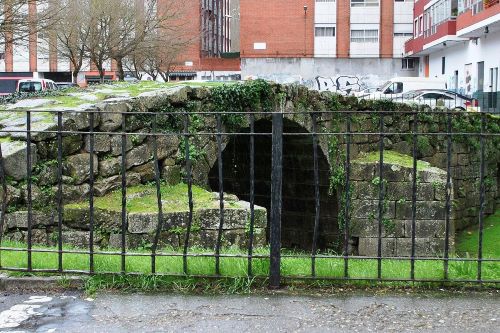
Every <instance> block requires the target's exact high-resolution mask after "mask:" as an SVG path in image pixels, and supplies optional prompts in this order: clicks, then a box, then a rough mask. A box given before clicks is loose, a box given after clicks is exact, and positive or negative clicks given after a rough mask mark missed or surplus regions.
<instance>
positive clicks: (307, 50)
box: [240, 0, 315, 58]
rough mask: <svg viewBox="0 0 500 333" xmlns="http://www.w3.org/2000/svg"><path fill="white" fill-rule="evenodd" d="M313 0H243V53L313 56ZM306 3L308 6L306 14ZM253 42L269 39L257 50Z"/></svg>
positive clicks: (251, 54)
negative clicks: (262, 48) (264, 47)
mask: <svg viewBox="0 0 500 333" xmlns="http://www.w3.org/2000/svg"><path fill="white" fill-rule="evenodd" d="M314 3H315V2H314V0H272V1H268V0H251V1H249V0H246V1H241V9H240V12H241V26H240V28H241V32H242V33H241V41H240V42H241V56H242V57H243V58H245V57H304V56H305V57H312V56H313V55H314ZM304 6H308V9H307V14H305V13H304ZM254 43H266V46H267V47H266V49H265V50H255V49H254Z"/></svg>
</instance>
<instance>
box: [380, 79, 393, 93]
mask: <svg viewBox="0 0 500 333" xmlns="http://www.w3.org/2000/svg"><path fill="white" fill-rule="evenodd" d="M390 85H392V82H391V81H387V82H386V83H384V84H383V85H381V86H380V88H377V91H385V90H386V89H387V88H389V86H390Z"/></svg>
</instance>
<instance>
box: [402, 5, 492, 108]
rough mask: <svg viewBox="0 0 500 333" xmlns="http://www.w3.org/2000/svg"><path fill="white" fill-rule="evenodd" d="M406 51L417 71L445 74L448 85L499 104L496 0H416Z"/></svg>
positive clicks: (426, 74)
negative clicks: (415, 59)
mask: <svg viewBox="0 0 500 333" xmlns="http://www.w3.org/2000/svg"><path fill="white" fill-rule="evenodd" d="M413 22H414V23H413V24H414V31H413V32H414V36H413V38H412V39H411V40H410V41H408V42H407V43H406V46H405V49H406V55H408V56H412V57H419V58H420V60H421V61H420V66H419V75H420V76H423V77H440V78H444V79H446V81H447V83H448V89H451V90H455V91H457V92H460V93H463V94H465V95H469V96H473V97H475V98H477V99H478V100H479V102H480V104H481V106H482V109H483V110H484V109H497V110H498V106H499V105H500V104H499V103H500V100H499V97H500V94H499V93H498V91H499V84H498V79H499V74H498V69H499V68H500V56H499V54H500V34H499V32H500V1H499V0H460V1H458V0H418V1H417V2H416V3H415V10H414V21H413Z"/></svg>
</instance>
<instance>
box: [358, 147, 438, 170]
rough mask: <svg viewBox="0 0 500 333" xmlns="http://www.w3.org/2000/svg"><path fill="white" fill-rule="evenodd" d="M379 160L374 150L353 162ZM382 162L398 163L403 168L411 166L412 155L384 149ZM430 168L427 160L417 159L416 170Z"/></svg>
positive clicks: (378, 154)
mask: <svg viewBox="0 0 500 333" xmlns="http://www.w3.org/2000/svg"><path fill="white" fill-rule="evenodd" d="M379 161H380V152H378V151H374V152H371V153H368V154H366V155H364V156H363V157H361V158H358V159H357V160H354V161H353V163H378V162H379ZM384 164H394V165H399V166H402V167H404V168H410V169H411V168H413V157H412V156H410V155H405V154H400V153H398V152H396V151H393V150H385V151H384ZM429 169H431V165H430V163H429V162H425V161H420V160H419V161H417V170H418V171H424V170H429Z"/></svg>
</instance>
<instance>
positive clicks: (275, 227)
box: [269, 113, 283, 288]
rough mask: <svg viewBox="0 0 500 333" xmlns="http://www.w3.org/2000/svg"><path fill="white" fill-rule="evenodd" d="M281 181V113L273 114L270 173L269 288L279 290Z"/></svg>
mask: <svg viewBox="0 0 500 333" xmlns="http://www.w3.org/2000/svg"><path fill="white" fill-rule="evenodd" d="M282 181H283V113H274V114H273V133H272V171H271V215H270V216H271V220H270V221H271V222H270V243H271V254H270V255H271V262H270V264H271V267H270V270H269V287H270V288H279V287H280V280H281V270H280V266H281V265H280V264H281V199H282V198H281V196H282Z"/></svg>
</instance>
